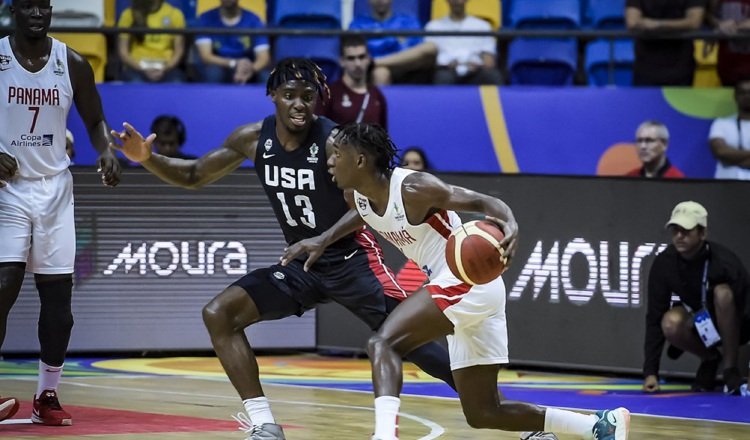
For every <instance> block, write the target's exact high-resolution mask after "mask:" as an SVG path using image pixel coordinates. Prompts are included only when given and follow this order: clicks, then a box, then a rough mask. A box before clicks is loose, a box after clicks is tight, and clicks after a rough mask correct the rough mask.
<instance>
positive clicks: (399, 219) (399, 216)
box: [393, 203, 406, 222]
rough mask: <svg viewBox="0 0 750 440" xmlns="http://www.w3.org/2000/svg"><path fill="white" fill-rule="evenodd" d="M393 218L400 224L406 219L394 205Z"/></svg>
mask: <svg viewBox="0 0 750 440" xmlns="http://www.w3.org/2000/svg"><path fill="white" fill-rule="evenodd" d="M393 218H394V219H396V221H397V222H402V221H404V219H405V218H406V214H404V212H403V211H401V210H400V209H398V205H397V204H396V203H394V204H393Z"/></svg>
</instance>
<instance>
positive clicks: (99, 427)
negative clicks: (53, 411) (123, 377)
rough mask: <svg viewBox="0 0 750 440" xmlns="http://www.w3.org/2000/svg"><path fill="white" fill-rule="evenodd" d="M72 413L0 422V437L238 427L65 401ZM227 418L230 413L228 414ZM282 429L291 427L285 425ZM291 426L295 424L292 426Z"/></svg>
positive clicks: (26, 407)
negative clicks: (68, 419) (62, 419)
mask: <svg viewBox="0 0 750 440" xmlns="http://www.w3.org/2000/svg"><path fill="white" fill-rule="evenodd" d="M65 410H66V411H68V412H69V413H70V414H71V415H72V416H73V426H44V425H37V424H18V425H17V424H12V425H4V424H0V437H9V436H28V437H43V436H49V435H65V436H69V435H70V436H81V435H102V434H151V433H159V432H206V431H237V428H238V424H237V422H235V421H234V420H218V419H205V418H201V417H187V416H175V415H168V414H154V413H145V412H138V411H125V410H117V409H105V408H95V407H88V406H73V405H65ZM30 411H31V402H22V403H21V409H20V410H19V411H18V413H17V414H16V417H15V418H28V417H30V414H29V413H30ZM227 417H228V418H229V417H230V416H229V414H227ZM284 428H285V429H288V428H290V427H289V426H286V425H284ZM291 428H292V429H293V428H294V427H291Z"/></svg>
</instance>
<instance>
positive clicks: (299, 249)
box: [279, 235, 326, 272]
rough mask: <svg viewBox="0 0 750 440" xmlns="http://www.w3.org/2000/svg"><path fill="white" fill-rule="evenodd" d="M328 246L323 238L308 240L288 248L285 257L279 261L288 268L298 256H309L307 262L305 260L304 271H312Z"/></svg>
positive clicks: (285, 250)
mask: <svg viewBox="0 0 750 440" xmlns="http://www.w3.org/2000/svg"><path fill="white" fill-rule="evenodd" d="M325 249H326V246H325V243H324V240H323V239H322V238H321V236H320V235H319V236H317V237H312V238H307V239H304V240H301V241H298V242H297V243H294V244H293V245H291V246H289V247H288V248H286V249H284V255H282V256H281V258H280V259H279V261H280V264H281V265H282V266H286V265H287V264H289V262H290V261H292V260H294V259H295V258H296V257H297V256H299V255H302V254H307V260H305V265H304V268H303V269H304V271H305V272H307V271H309V270H310V268H311V267H312V265H313V264H314V263H315V262H316V261H317V260H318V258H320V256H321V255H323V251H325Z"/></svg>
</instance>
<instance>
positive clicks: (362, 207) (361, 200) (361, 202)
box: [357, 197, 367, 217]
mask: <svg viewBox="0 0 750 440" xmlns="http://www.w3.org/2000/svg"><path fill="white" fill-rule="evenodd" d="M357 206H359V209H360V210H362V211H364V213H363V214H362V216H363V217H364V216H366V215H367V200H366V199H365V198H364V197H357Z"/></svg>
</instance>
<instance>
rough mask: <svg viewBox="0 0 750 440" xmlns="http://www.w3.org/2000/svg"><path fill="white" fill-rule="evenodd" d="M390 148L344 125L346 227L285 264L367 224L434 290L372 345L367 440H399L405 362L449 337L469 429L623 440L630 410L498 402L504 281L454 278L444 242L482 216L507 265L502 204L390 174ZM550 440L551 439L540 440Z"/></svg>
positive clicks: (335, 166)
mask: <svg viewBox="0 0 750 440" xmlns="http://www.w3.org/2000/svg"><path fill="white" fill-rule="evenodd" d="M395 158H396V147H395V146H394V145H393V143H392V142H391V140H390V138H389V137H388V134H387V133H386V132H385V130H383V129H382V128H381V127H379V126H373V125H367V124H350V125H347V126H345V127H344V128H343V129H341V130H340V131H339V132H338V134H337V135H336V138H335V143H334V152H333V155H332V156H331V158H330V159H329V160H328V165H329V167H330V168H331V174H333V177H334V180H335V181H336V183H337V184H338V186H339V187H340V188H342V189H347V190H354V195H353V200H352V206H354V207H355V208H353V209H352V212H355V213H358V215H357V216H350V215H347V216H346V217H345V218H346V219H348V222H343V221H342V222H339V223H338V224H337V225H336V226H334V228H332V229H331V230H328V231H326V232H325V233H324V234H323V235H322V236H321V237H315V238H312V239H308V240H304V241H302V242H300V243H296V244H295V245H293V246H291V247H290V248H289V249H288V250H287V252H286V253H285V254H284V256H283V257H282V262H284V261H287V260H289V259H292V258H295V257H298V256H299V255H301V254H302V253H307V254H308V255H309V257H308V261H307V262H306V264H312V263H314V261H315V259H316V258H317V257H318V256H319V255H320V252H321V251H322V249H324V248H325V246H327V244H328V243H329V242H330V239H331V238H332V237H333V238H335V237H339V236H342V235H344V234H347V233H349V232H351V231H353V230H358V229H360V228H362V226H363V225H365V224H368V225H369V226H370V227H372V228H373V229H374V230H376V231H378V233H380V235H382V236H383V237H384V238H386V239H388V240H389V241H391V243H393V244H394V245H395V246H396V247H398V248H399V250H401V252H402V253H404V255H406V257H408V258H410V259H412V260H414V261H415V262H416V263H417V264H418V265H419V267H423V268H426V269H425V272H426V273H427V274H428V275H429V278H430V280H429V281H428V283H427V285H426V286H425V287H424V288H422V289H421V290H419V291H418V292H417V293H415V294H413V295H412V296H410V297H409V298H408V299H406V300H405V301H404V302H402V303H401V304H400V305H399V306H398V307H397V308H396V309H395V310H394V311H393V313H391V314H390V315H389V316H388V319H386V321H385V323H384V324H383V325H382V326H381V328H380V330H378V332H377V334H376V335H375V336H373V337H372V338H371V339H370V341H369V342H368V353H369V355H370V360H371V362H372V372H373V383H374V388H375V434H374V436H373V439H377V440H395V439H397V438H398V437H397V420H398V419H397V416H398V411H399V406H400V400H399V398H398V396H399V394H400V393H401V386H402V380H403V379H402V367H401V357H402V356H404V355H406V354H408V353H409V352H410V351H412V350H413V349H414V348H415V347H419V346H421V345H422V344H424V343H425V342H428V341H432V340H434V339H435V338H438V337H442V336H448V346H449V351H450V357H451V368H452V369H453V376H454V378H455V380H456V387H457V389H458V395H459V398H460V400H461V406H462V408H463V411H464V415H465V416H466V421H467V422H468V423H469V425H471V426H472V427H474V428H484V429H498V430H504V431H527V432H525V433H524V434H522V436H521V438H522V439H532V438H533V439H553V438H555V437H554V434H552V433H551V432H561V433H566V434H577V435H580V436H581V438H584V439H595V440H605V439H606V440H626V439H627V434H628V429H629V427H628V425H629V421H630V415H629V412H628V410H627V409H625V408H618V409H615V410H611V411H601V412H599V413H598V414H597V416H593V415H584V414H578V413H574V412H571V411H563V410H559V409H554V408H549V409H544V408H541V407H539V406H536V405H533V404H529V403H523V402H514V401H510V400H507V399H505V397H504V396H503V394H502V393H498V389H497V375H498V373H499V371H500V368H501V367H502V366H503V365H504V364H507V363H508V332H507V325H506V319H505V285H504V284H503V280H502V278H501V277H498V278H496V279H495V280H493V281H491V282H489V283H487V284H481V285H469V284H466V283H464V282H462V281H461V280H459V279H458V278H456V277H455V276H454V275H453V274H452V273H451V271H450V269H449V268H448V264H447V262H446V258H445V248H446V243H447V239H448V237H449V236H450V234H451V232H452V231H453V230H455V229H457V228H459V227H461V219H460V218H459V217H458V215H457V214H456V211H462V212H477V213H481V214H484V215H485V216H486V219H487V220H489V221H492V222H494V223H496V224H497V225H498V227H500V228H502V229H503V232H504V234H505V238H504V239H503V241H502V242H501V243H500V244H501V245H502V246H503V248H504V249H506V250H505V251H504V253H505V255H504V256H505V257H506V258H508V257H510V256H512V254H513V252H514V249H515V243H516V237H517V234H518V225H517V223H516V220H515V218H514V216H513V213H512V211H511V209H510V208H509V207H508V205H506V204H505V203H504V202H503V201H502V200H500V199H497V198H494V197H490V196H487V195H485V194H480V193H477V192H474V191H471V190H468V189H466V188H461V187H458V186H452V185H448V184H446V183H445V182H443V181H442V180H440V179H438V178H437V177H435V176H433V175H431V174H429V173H424V172H418V171H414V170H407V169H405V168H395V166H394V159H395ZM545 431H547V432H545Z"/></svg>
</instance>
